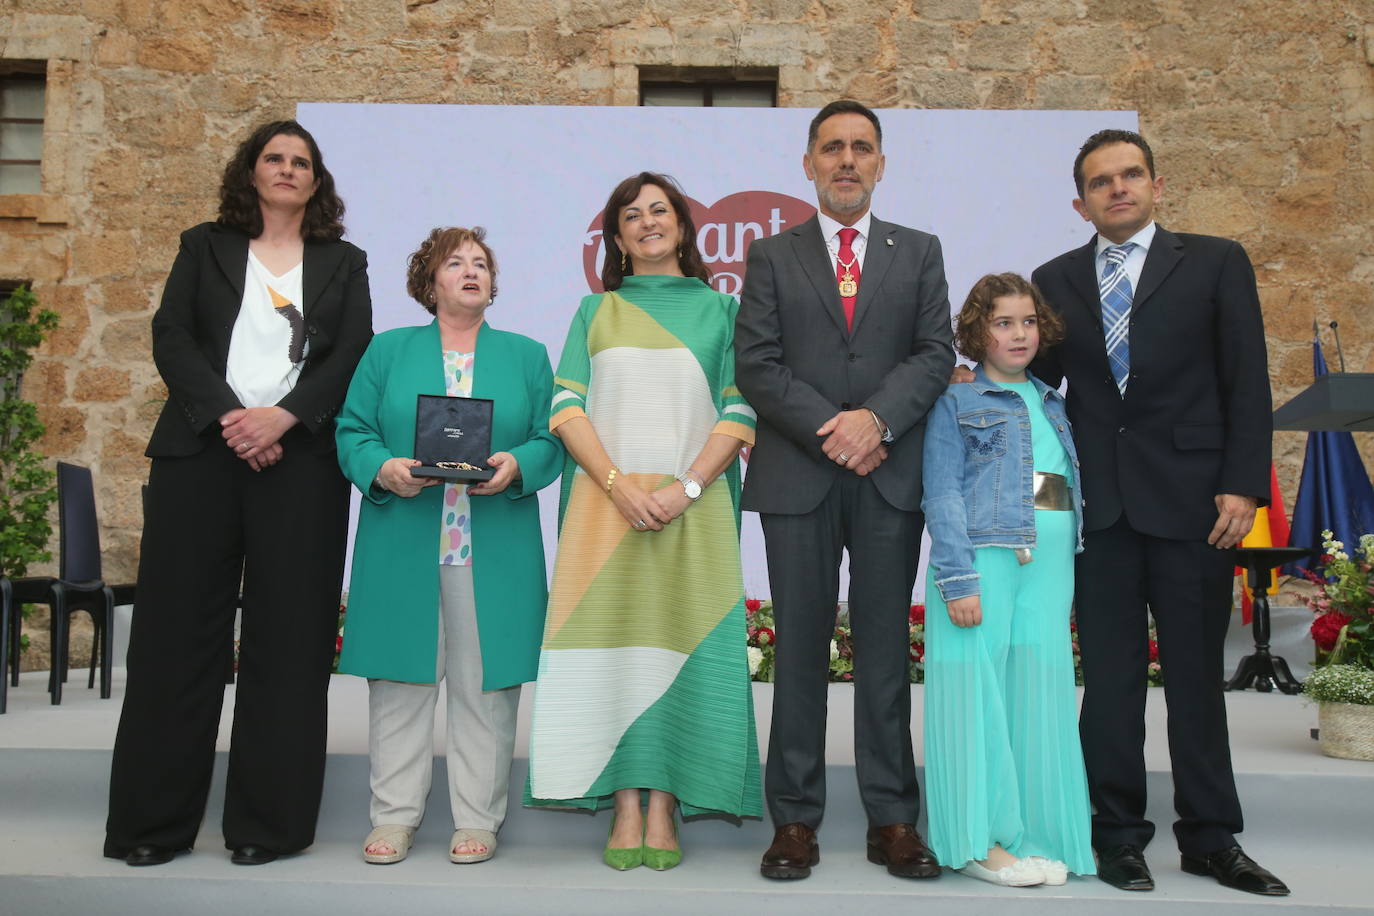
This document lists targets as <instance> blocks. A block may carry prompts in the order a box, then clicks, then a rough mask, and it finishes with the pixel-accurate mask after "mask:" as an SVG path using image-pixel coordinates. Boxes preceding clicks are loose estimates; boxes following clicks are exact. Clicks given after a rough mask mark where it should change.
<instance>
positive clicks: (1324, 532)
mask: <svg viewBox="0 0 1374 916" xmlns="http://www.w3.org/2000/svg"><path fill="white" fill-rule="evenodd" d="M1335 536H1336V535H1335V534H1333V533H1332V532H1331V531H1330V530H1328V529H1326V528H1323V529H1322V543H1326V542H1328V541H1330V540H1331V539H1332V538H1333V537H1335Z"/></svg>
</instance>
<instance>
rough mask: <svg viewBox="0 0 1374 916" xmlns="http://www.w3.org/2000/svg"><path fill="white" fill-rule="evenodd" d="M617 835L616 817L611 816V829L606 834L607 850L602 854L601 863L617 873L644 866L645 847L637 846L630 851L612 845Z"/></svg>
mask: <svg viewBox="0 0 1374 916" xmlns="http://www.w3.org/2000/svg"><path fill="white" fill-rule="evenodd" d="M614 834H615V815H614V814H612V815H611V829H610V830H609V831H608V832H607V834H606V849H605V850H604V851H603V852H602V853H601V861H603V862H605V863H606V864H607V865H609V866H611V868H614V869H615V870H616V871H629V870H630V869H632V868H638V867H639V866H641V865H643V864H644V847H643V846H642V845H640V846H635V847H632V848H630V849H620V848H618V847H614V846H612V845H611V837H612V836H613V835H614Z"/></svg>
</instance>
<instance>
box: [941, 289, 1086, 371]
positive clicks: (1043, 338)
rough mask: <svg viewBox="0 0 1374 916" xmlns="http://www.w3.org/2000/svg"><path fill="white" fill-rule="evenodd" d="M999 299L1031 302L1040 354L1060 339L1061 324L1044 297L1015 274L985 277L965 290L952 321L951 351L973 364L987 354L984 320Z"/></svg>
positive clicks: (988, 336)
mask: <svg viewBox="0 0 1374 916" xmlns="http://www.w3.org/2000/svg"><path fill="white" fill-rule="evenodd" d="M1003 296H1029V297H1030V299H1031V301H1032V302H1034V303H1035V320H1036V323H1037V324H1038V325H1039V326H1040V352H1042V353H1043V352H1044V351H1046V350H1048V349H1049V348H1050V347H1052V346H1054V345H1055V344H1057V343H1059V342H1060V341H1061V340H1063V339H1064V321H1063V319H1061V318H1060V317H1059V315H1058V314H1056V313H1055V311H1054V309H1052V308H1050V304H1049V303H1048V302H1046V301H1045V296H1044V294H1043V293H1041V292H1040V290H1039V289H1037V288H1036V286H1035V284H1034V283H1031V282H1030V281H1029V280H1027V279H1026V278H1025V277H1023V276H1021V275H1020V274H1017V273H1005V274H986V275H985V276H983V277H982V278H981V279H980V280H979V281H978V282H977V283H975V284H973V289H971V290H969V291H968V298H967V299H965V300H964V307H963V308H961V309H959V314H958V316H957V317H956V318H955V328H954V348H955V349H956V350H958V351H959V352H960V353H962V354H963V355H964V356H967V357H968V358H969V359H971V360H973V361H974V362H976V363H981V362H982V361H983V360H984V359H986V358H987V355H988V343H989V342H990V341H991V340H992V335H991V334H990V333H989V332H988V320H989V319H990V318H991V317H992V309H993V302H994V301H995V300H997V299H1000V298H1002V297H1003Z"/></svg>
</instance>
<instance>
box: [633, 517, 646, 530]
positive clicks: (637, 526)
mask: <svg viewBox="0 0 1374 916" xmlns="http://www.w3.org/2000/svg"><path fill="white" fill-rule="evenodd" d="M634 526H635V527H636V528H643V527H644V519H640V520H639V521H637V522H635V525H634Z"/></svg>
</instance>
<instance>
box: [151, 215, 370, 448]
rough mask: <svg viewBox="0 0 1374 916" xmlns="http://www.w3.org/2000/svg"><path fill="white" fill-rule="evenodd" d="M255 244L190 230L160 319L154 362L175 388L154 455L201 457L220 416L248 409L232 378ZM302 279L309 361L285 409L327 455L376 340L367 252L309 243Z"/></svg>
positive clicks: (212, 228)
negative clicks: (228, 372) (233, 346)
mask: <svg viewBox="0 0 1374 916" xmlns="http://www.w3.org/2000/svg"><path fill="white" fill-rule="evenodd" d="M248 242H249V239H248V236H247V235H246V234H245V233H243V232H242V231H240V230H238V229H232V228H229V227H227V226H221V225H218V224H216V223H201V224H200V225H199V226H196V227H194V228H192V229H188V230H186V231H185V232H183V233H182V234H181V249H180V251H178V252H177V257H176V261H175V262H174V263H173V264H172V272H171V275H170V276H168V278H167V286H166V288H165V289H164V290H163V293H162V305H161V306H160V307H159V308H158V310H157V314H155V315H154V316H153V361H154V362H155V363H156V364H157V368H158V371H159V372H160V373H161V374H162V380H163V381H164V382H166V384H167V403H166V405H165V406H164V407H163V409H162V415H161V416H159V417H158V421H157V425H156V426H155V427H154V428H153V435H152V438H150V439H149V441H148V450H147V452H146V454H147V456H148V457H149V458H163V457H181V456H185V455H193V454H195V453H196V452H199V451H200V450H201V449H202V448H204V447H205V446H206V444H207V443H210V442H214V441H217V440H218V438H219V426H218V422H217V421H218V420H219V418H220V417H221V416H223V415H224V414H225V413H226V412H228V411H230V410H233V409H235V408H237V407H242V406H243V405H242V404H240V403H239V400H238V398H237V397H236V396H235V395H234V392H233V389H231V388H230V387H229V383H228V382H227V381H226V380H225V377H224V373H225V364H226V362H227V360H228V357H229V340H230V337H231V336H232V335H233V332H234V322H235V321H236V320H237V318H238V313H239V306H240V305H241V304H242V301H243V280H244V275H245V273H246V271H247V269H248ZM301 283H302V291H303V296H304V299H305V302H304V305H303V308H302V312H301V314H302V316H303V317H304V318H305V329H306V334H307V336H308V337H309V339H310V355H309V356H308V357H307V359H306V363H305V366H304V367H302V369H301V374H300V377H299V378H298V379H297V381H296V386H295V388H293V389H292V390H291V392H290V393H289V394H287V395H286V396H285V397H284V398H282V399H281V400H280V401H279V402H277V406H278V407H282V408H285V409H286V410H289V411H290V412H291V413H292V414H294V415H295V416H296V418H297V419H298V420H300V423H301V426H302V427H303V428H304V429H305V430H306V431H308V432H309V433H310V436H311V439H312V440H313V441H314V442H315V443H316V445H315V447H316V448H318V449H319V450H321V451H325V450H330V449H333V447H334V415H335V414H336V413H338V411H339V407H340V406H341V405H342V404H343V399H344V395H345V394H346V393H347V391H348V382H349V380H350V379H351V378H352V377H353V369H354V367H355V366H357V364H358V360H359V359H360V358H361V357H362V355H363V351H364V350H366V349H367V344H368V341H370V340H371V339H372V297H371V295H370V293H369V291H368V283H367V255H366V254H365V253H363V251H362V249H360V248H358V247H357V246H355V245H351V244H349V243H348V242H344V241H338V242H314V241H307V242H306V243H305V256H304V263H303V266H302V277H301Z"/></svg>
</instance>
